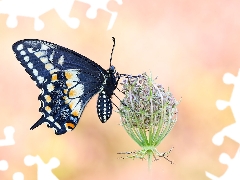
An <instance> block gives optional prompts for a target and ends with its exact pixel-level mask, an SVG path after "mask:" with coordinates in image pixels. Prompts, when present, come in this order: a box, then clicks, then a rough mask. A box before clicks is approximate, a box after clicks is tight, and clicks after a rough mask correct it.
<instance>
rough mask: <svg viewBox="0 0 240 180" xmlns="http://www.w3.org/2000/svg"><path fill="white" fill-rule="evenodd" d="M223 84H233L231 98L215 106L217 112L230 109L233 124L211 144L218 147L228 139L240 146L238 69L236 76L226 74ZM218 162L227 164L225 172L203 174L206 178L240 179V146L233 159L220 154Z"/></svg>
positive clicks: (217, 135)
mask: <svg viewBox="0 0 240 180" xmlns="http://www.w3.org/2000/svg"><path fill="white" fill-rule="evenodd" d="M223 82H224V83H225V84H234V88H233V91H232V95H231V98H230V100H229V102H227V101H224V100H218V101H217V102H216V106H217V108H218V109H219V110H224V109H225V108H226V107H228V106H229V107H230V108H231V110H232V113H233V116H234V119H235V123H233V124H231V125H229V126H227V127H225V128H223V129H222V130H221V131H220V132H218V133H216V134H215V135H214V136H213V138H212V142H213V143H214V144H215V145H217V146H220V145H222V144H223V142H224V137H229V138H231V139H232V140H234V141H236V142H237V143H238V144H239V145H240V69H239V72H238V76H236V77H235V76H234V75H232V74H230V73H226V74H224V76H223ZM219 161H220V162H221V163H222V164H227V165H228V169H227V171H226V172H225V173H224V174H223V175H222V176H221V177H217V176H215V175H213V174H211V173H209V172H205V173H206V176H207V177H208V178H210V179H211V180H239V179H240V171H239V170H240V146H239V149H238V151H237V153H236V155H235V157H234V158H233V159H231V158H230V157H229V155H228V154H226V153H222V154H221V155H220V157H219Z"/></svg>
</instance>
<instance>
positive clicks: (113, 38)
mask: <svg viewBox="0 0 240 180" xmlns="http://www.w3.org/2000/svg"><path fill="white" fill-rule="evenodd" d="M112 40H113V48H112V52H111V58H110V67H111V65H112V55H113V50H114V47H115V37H112Z"/></svg>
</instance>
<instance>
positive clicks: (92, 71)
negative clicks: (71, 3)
mask: <svg viewBox="0 0 240 180" xmlns="http://www.w3.org/2000/svg"><path fill="white" fill-rule="evenodd" d="M113 42H114V44H113V49H114V46H115V39H114V37H113ZM12 48H13V51H14V52H15V54H16V57H17V59H18V60H19V61H20V63H21V65H22V66H23V67H24V68H25V70H26V72H27V73H28V74H29V75H30V76H31V78H32V79H33V80H34V81H35V82H36V84H37V87H38V88H39V89H41V90H42V93H41V94H40V95H39V97H38V99H39V100H40V101H41V107H40V108H39V111H40V112H41V113H42V114H43V115H42V117H41V118H40V119H39V120H38V121H37V122H36V123H35V124H34V125H33V126H32V127H31V128H30V129H31V130H32V129H34V128H36V127H38V126H39V125H41V124H42V123H47V124H48V127H49V128H54V129H55V134H57V135H60V134H64V133H66V132H67V131H71V130H73V129H74V128H75V127H76V125H77V123H78V121H79V119H80V117H81V115H82V112H83V110H84V108H85V106H86V104H87V103H88V102H89V100H90V99H91V98H92V97H93V96H94V95H95V94H96V93H99V96H98V100H97V112H98V117H99V119H100V120H101V122H102V123H105V122H106V121H107V120H108V119H109V118H110V116H111V114H112V108H113V107H112V101H111V97H112V95H113V94H114V90H115V89H116V88H117V85H118V81H119V79H120V77H121V75H123V76H124V74H119V73H117V72H116V71H115V67H114V66H112V65H111V60H112V53H113V49H112V53H111V59H110V67H109V69H108V70H105V69H103V68H102V67H101V66H99V65H98V64H97V63H95V62H93V61H91V60H90V59H88V58H87V57H84V56H83V55H81V54H78V53H76V52H74V51H72V50H69V49H67V48H64V47H62V46H59V45H56V44H53V43H50V42H47V41H42V40H38V39H24V40H20V41H18V42H16V43H14V44H13V47H12Z"/></svg>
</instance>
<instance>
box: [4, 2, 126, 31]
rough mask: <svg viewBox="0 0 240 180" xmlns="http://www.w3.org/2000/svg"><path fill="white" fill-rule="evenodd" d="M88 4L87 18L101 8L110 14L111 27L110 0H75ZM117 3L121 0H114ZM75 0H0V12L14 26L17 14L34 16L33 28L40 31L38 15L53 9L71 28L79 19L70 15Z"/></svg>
mask: <svg viewBox="0 0 240 180" xmlns="http://www.w3.org/2000/svg"><path fill="white" fill-rule="evenodd" d="M76 1H80V2H84V3H87V4H89V5H90V6H91V7H90V9H89V10H88V11H87V13H86V15H87V17H88V18H95V17H96V15H97V10H98V9H102V10H104V11H106V12H108V13H110V14H111V18H110V22H109V25H108V30H109V29H111V28H112V26H113V24H114V22H115V20H116V18H117V14H118V13H117V12H112V11H110V10H108V9H107V4H108V2H109V1H110V0H76ZM115 1H116V2H117V3H118V4H119V5H121V4H122V0H115ZM74 2H75V0H1V1H0V14H8V15H9V17H8V18H7V22H6V24H7V26H8V27H10V28H15V27H17V25H18V20H17V16H23V17H30V18H34V29H35V30H36V31H40V30H42V29H43V28H44V22H43V21H42V20H40V19H39V17H40V16H41V15H43V14H45V13H46V12H48V11H50V10H52V9H55V10H56V12H57V14H58V15H59V17H60V18H61V19H62V20H63V21H65V22H66V23H67V25H68V26H69V27H71V28H73V29H76V28H78V27H79V24H80V20H79V19H78V18H75V17H72V18H71V17H70V16H69V15H70V12H71V10H72V7H73V4H74Z"/></svg>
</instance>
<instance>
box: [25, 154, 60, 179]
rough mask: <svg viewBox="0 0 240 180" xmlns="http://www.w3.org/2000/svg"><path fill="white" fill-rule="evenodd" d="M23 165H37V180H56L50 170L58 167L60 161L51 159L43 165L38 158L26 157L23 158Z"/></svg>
mask: <svg viewBox="0 0 240 180" xmlns="http://www.w3.org/2000/svg"><path fill="white" fill-rule="evenodd" d="M24 163H25V164H26V165H27V166H32V165H34V164H37V166H38V171H37V177H38V180H46V179H47V180H58V178H57V177H56V176H55V175H54V174H53V173H52V169H54V168H56V167H58V166H59V165H60V161H59V160H58V159H57V158H55V157H53V158H51V159H50V160H49V162H48V163H47V164H45V163H44V162H43V161H42V159H41V158H40V157H39V156H31V155H28V156H26V157H25V158H24Z"/></svg>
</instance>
